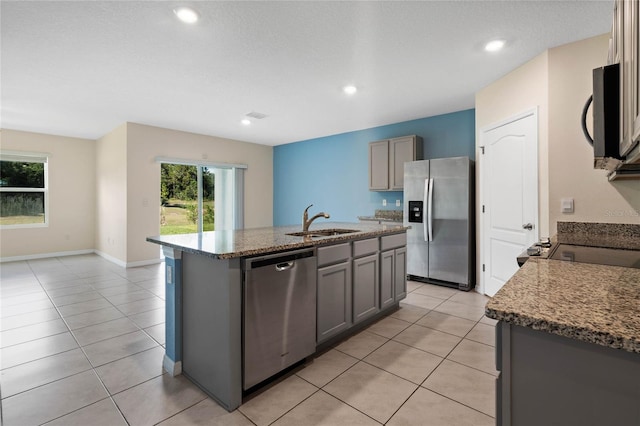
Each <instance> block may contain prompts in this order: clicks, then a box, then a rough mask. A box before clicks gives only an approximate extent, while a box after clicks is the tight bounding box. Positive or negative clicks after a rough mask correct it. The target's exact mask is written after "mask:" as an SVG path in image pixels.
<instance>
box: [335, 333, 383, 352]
mask: <svg viewBox="0 0 640 426" xmlns="http://www.w3.org/2000/svg"><path fill="white" fill-rule="evenodd" d="M388 340H389V339H387V338H386V337H382V336H378V335H377V334H373V333H369V332H368V331H361V332H360V333H358V334H356V335H354V336H352V337H350V338H349V339H347V340H345V341H344V342H342V343H340V344H339V345H338V346H336V349H337V350H339V351H340V352H344V353H346V354H347V355H351V356H352V357H355V358H358V359H362V358H364V357H365V356H367V355H369V354H370V353H371V352H373V351H375V350H376V349H378V348H379V347H380V346H382V345H384V344H385V343H386V342H387V341H388Z"/></svg>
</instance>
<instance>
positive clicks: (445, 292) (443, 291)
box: [416, 284, 460, 299]
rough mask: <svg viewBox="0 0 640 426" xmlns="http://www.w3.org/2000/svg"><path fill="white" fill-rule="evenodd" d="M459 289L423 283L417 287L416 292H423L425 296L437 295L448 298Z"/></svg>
mask: <svg viewBox="0 0 640 426" xmlns="http://www.w3.org/2000/svg"><path fill="white" fill-rule="evenodd" d="M459 292H460V290H456V289H453V288H448V287H443V286H440V285H435V284H424V285H423V286H422V287H420V288H419V289H416V293H418V294H423V295H425V296H431V297H437V298H438V299H449V298H450V297H452V296H454V295H455V294H456V293H459Z"/></svg>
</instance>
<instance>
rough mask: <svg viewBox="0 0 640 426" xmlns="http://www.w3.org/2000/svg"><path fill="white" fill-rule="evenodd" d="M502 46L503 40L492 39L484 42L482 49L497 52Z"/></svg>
mask: <svg viewBox="0 0 640 426" xmlns="http://www.w3.org/2000/svg"><path fill="white" fill-rule="evenodd" d="M503 47H504V40H493V41H490V42H489V43H487V44H485V46H484V50H486V51H487V52H497V51H498V50H500V49H502V48H503Z"/></svg>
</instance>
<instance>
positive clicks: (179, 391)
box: [113, 374, 206, 426]
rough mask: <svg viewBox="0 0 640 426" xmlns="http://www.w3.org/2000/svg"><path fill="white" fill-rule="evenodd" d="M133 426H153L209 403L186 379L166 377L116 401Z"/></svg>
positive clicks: (135, 388) (115, 398) (119, 396)
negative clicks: (184, 411) (193, 406)
mask: <svg viewBox="0 0 640 426" xmlns="http://www.w3.org/2000/svg"><path fill="white" fill-rule="evenodd" d="M113 399H114V401H115V402H116V404H117V405H118V408H120V411H121V412H122V414H123V415H124V417H125V419H126V420H127V422H128V423H129V424H130V425H131V426H137V425H153V424H156V423H159V422H161V421H163V420H165V419H167V418H169V417H171V416H173V415H174V414H177V413H179V412H180V411H183V410H184V409H186V408H188V407H191V406H192V405H195V404H197V403H198V402H200V401H202V400H204V399H206V395H205V394H204V393H202V391H200V389H198V388H197V387H196V385H194V384H193V383H191V382H190V381H189V380H188V379H187V378H186V377H184V376H176V377H171V376H169V375H167V374H163V375H162V376H160V377H156V378H155V379H151V380H149V381H147V382H144V383H142V384H140V385H138V386H135V387H133V388H130V389H127V390H126V391H124V392H121V393H119V394H117V395H114V397H113Z"/></svg>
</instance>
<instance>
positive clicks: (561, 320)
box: [485, 258, 640, 353]
mask: <svg viewBox="0 0 640 426" xmlns="http://www.w3.org/2000/svg"><path fill="white" fill-rule="evenodd" d="M485 313H486V315H487V316H488V317H489V318H494V319H497V320H501V321H505V322H508V323H511V324H515V325H520V326H523V327H529V328H532V329H534V330H541V331H547V332H549V333H553V334H557V335H560V336H565V337H569V338H572V339H577V340H582V341H585V342H589V343H595V344H598V345H602V346H607V347H611V348H616V349H623V350H625V351H629V352H635V353H640V269H633V268H623V267H619V266H605V265H594V264H587V263H578V262H565V261H559V260H548V259H543V258H531V259H529V260H528V261H527V262H526V263H525V264H524V266H523V267H522V268H520V269H519V270H518V272H516V274H515V275H514V276H513V277H512V278H511V279H510V280H509V281H508V282H507V283H506V284H505V285H504V286H503V287H502V288H501V289H500V291H498V293H496V295H495V296H494V297H493V298H492V299H491V300H489V302H488V303H487V306H486V309H485Z"/></svg>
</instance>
